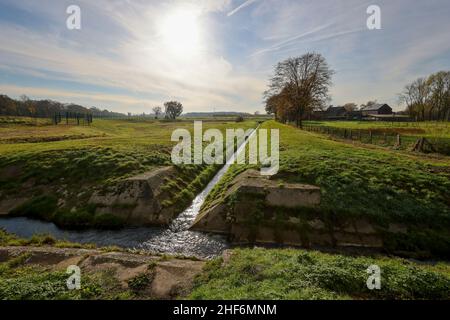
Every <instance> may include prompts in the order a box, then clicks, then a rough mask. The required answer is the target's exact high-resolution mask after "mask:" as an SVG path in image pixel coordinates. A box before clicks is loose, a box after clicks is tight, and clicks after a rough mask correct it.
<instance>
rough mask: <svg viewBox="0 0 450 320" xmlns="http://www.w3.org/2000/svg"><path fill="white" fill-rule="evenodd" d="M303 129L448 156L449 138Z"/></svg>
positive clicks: (389, 131)
mask: <svg viewBox="0 0 450 320" xmlns="http://www.w3.org/2000/svg"><path fill="white" fill-rule="evenodd" d="M303 129H304V130H307V131H311V132H317V133H321V134H327V135H329V136H331V137H334V138H338V139H344V140H350V141H357V142H360V143H365V144H374V145H379V146H383V147H390V148H393V149H398V150H408V151H415V152H423V153H440V154H443V155H447V156H450V139H449V138H443V137H428V136H426V137H425V136H417V135H407V134H402V133H400V132H395V131H394V130H392V129H390V130H387V131H383V130H381V129H376V130H370V129H346V128H336V127H328V126H317V125H304V126H303Z"/></svg>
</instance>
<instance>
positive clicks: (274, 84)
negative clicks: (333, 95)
mask: <svg viewBox="0 0 450 320" xmlns="http://www.w3.org/2000/svg"><path fill="white" fill-rule="evenodd" d="M333 74H334V71H333V70H331V69H330V67H329V66H328V63H327V62H326V60H325V58H324V57H323V56H322V55H321V54H318V53H307V54H304V55H302V56H300V57H296V58H289V59H286V60H284V61H282V62H279V63H278V64H277V66H276V67H275V72H274V76H273V77H272V79H270V84H269V89H268V90H267V91H266V92H265V97H266V107H267V101H268V99H270V97H272V96H276V95H280V94H281V96H279V97H280V98H282V99H280V100H278V101H280V102H281V101H282V102H283V103H282V105H283V106H284V107H285V110H284V111H285V112H283V115H284V116H288V119H287V120H290V121H295V122H296V124H297V126H298V127H302V119H303V118H304V116H305V114H307V113H308V112H311V111H312V110H313V109H314V108H318V107H322V106H323V105H325V103H326V102H327V101H328V100H329V99H330V97H329V94H328V90H329V87H330V86H331V77H332V75H333ZM277 113H278V112H277Z"/></svg>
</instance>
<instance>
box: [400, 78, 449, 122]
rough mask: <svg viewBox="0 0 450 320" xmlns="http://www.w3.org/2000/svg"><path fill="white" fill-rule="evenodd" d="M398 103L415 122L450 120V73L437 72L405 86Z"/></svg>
mask: <svg viewBox="0 0 450 320" xmlns="http://www.w3.org/2000/svg"><path fill="white" fill-rule="evenodd" d="M400 102H402V103H404V104H405V105H406V111H407V113H408V114H409V116H410V117H411V118H413V119H416V120H417V121H425V120H440V121H448V120H450V71H439V72H436V73H433V74H432V75H430V76H428V77H424V78H418V79H417V80H415V81H413V82H412V83H410V84H408V85H406V86H405V88H404V90H403V92H402V93H401V94H400Z"/></svg>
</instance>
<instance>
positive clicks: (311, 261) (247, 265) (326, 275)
mask: <svg viewBox="0 0 450 320" xmlns="http://www.w3.org/2000/svg"><path fill="white" fill-rule="evenodd" d="M371 265H377V266H379V267H380V270H381V289H380V290H369V289H368V288H367V279H368V277H369V274H368V273H367V268H368V267H369V266H371ZM190 298H191V299H280V300H281V299H294V300H297V299H300V300H303V299H307V300H316V299H332V300H334V299H450V265H449V264H447V263H434V264H417V263H414V262H410V261H407V260H402V259H393V258H383V257H351V256H343V255H334V254H325V253H319V252H314V251H312V252H308V251H303V250H293V249H292V250H288V249H270V250H269V249H234V250H232V251H231V256H230V257H229V258H228V259H226V260H225V261H224V259H223V258H218V259H216V260H214V261H211V262H209V263H208V265H207V266H206V267H205V270H204V273H202V274H201V275H200V276H199V277H198V278H197V282H196V286H195V288H194V290H193V292H192V293H191V295H190Z"/></svg>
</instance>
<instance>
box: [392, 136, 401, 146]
mask: <svg viewBox="0 0 450 320" xmlns="http://www.w3.org/2000/svg"><path fill="white" fill-rule="evenodd" d="M401 145H402V137H401V136H400V134H397V141H396V142H395V146H394V147H395V148H400V146H401Z"/></svg>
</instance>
